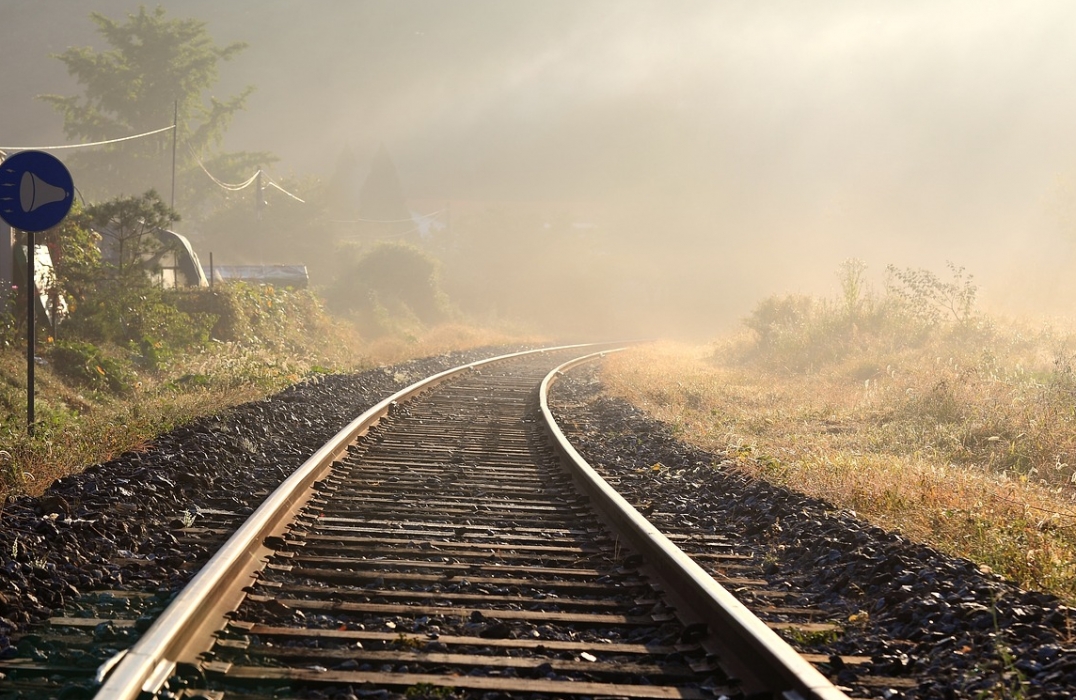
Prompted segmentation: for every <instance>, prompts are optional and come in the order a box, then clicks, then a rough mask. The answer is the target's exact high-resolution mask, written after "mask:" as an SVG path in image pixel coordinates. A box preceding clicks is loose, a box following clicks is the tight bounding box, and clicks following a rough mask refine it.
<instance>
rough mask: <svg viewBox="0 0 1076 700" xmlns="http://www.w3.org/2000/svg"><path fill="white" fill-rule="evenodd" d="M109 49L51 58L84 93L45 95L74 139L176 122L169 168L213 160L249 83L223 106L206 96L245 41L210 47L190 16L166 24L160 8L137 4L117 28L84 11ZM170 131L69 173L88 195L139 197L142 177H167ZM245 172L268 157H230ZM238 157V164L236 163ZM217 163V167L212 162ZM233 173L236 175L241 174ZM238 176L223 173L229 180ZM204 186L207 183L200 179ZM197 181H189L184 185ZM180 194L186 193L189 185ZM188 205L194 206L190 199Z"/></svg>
mask: <svg viewBox="0 0 1076 700" xmlns="http://www.w3.org/2000/svg"><path fill="white" fill-rule="evenodd" d="M90 18H91V20H92V21H93V22H94V23H95V24H96V25H97V31H98V33H99V34H100V35H101V36H102V37H104V39H105V41H106V42H107V43H108V44H109V46H111V47H112V48H111V50H108V51H96V50H94V49H93V48H89V47H72V48H69V49H68V50H67V51H64V52H63V53H60V54H57V55H56V58H58V59H60V60H61V61H63V63H64V64H65V65H66V66H67V71H68V73H69V74H70V75H72V76H73V77H74V78H75V79H76V80H77V81H78V83H79V84H80V85H81V86H82V88H83V94H82V95H81V96H70V97H64V96H60V95H43V96H41V99H43V100H45V101H47V102H49V103H50V104H51V105H52V106H53V107H54V108H55V109H56V110H57V111H58V112H60V114H61V115H63V119H64V131H65V132H66V134H67V135H68V137H70V138H72V139H79V140H88V141H99V140H108V139H111V138H117V137H122V136H127V135H130V134H134V133H142V132H146V131H152V130H154V129H158V128H161V127H163V126H167V125H169V124H171V123H172V119H173V116H175V117H176V121H177V131H178V133H177V138H178V142H179V144H180V148H179V149H178V150H177V153H176V156H177V167H178V168H179V170H180V172H181V173H192V172H193V170H194V169H195V168H197V167H198V166H197V162H198V159H201V160H203V161H206V160H207V159H210V158H211V155H210V154H211V152H212V150H213V149H215V148H217V147H219V145H220V142H221V139H222V137H223V135H224V132H225V130H226V129H227V127H228V125H229V123H230V122H231V119H232V117H233V116H234V115H235V113H236V112H238V111H239V110H241V109H243V107H244V105H245V103H246V100H247V97H248V96H249V95H250V93H251V92H252V91H253V87H250V86H248V87H247V88H245V89H244V90H242V91H240V92H239V94H237V95H233V96H231V97H228V98H226V99H223V100H218V99H217V98H215V97H209V98H208V100H207V98H206V97H205V93H206V91H208V90H209V89H210V88H211V87H212V86H213V85H215V84H216V82H217V80H218V65H219V63H220V62H221V61H227V60H230V59H231V58H233V57H234V56H236V55H237V54H238V53H239V52H241V51H242V50H243V49H244V48H246V44H245V43H242V42H235V43H231V44H228V45H227V46H218V45H217V44H216V43H214V41H213V39H212V38H211V37H210V35H209V32H208V31H207V29H206V24H205V23H204V22H201V21H199V20H195V19H170V18H167V17H165V10H164V8H163V7H158V8H157V9H156V10H154V11H152V12H151V11H147V10H146V8H145V7H144V6H143V7H140V8H139V10H138V12H137V13H136V14H131V15H128V16H127V19H126V21H125V22H120V21H117V20H114V19H110V18H108V17H105V16H104V15H102V14H100V13H96V12H95V13H92V14H91V15H90ZM171 148H172V137H171V133H169V132H164V133H162V134H161V135H159V136H154V137H148V138H143V139H135V140H132V141H126V142H123V143H119V144H114V145H111V146H108V147H102V148H101V149H94V150H93V151H91V152H83V153H79V154H77V155H76V156H74V157H73V158H72V159H71V164H72V166H73V169H75V170H79V169H80V166H81V168H82V169H84V170H85V172H86V174H87V177H85V178H82V181H83V182H86V183H88V184H87V186H86V187H84V189H86V190H88V191H89V193H90V196H101V195H115V194H120V193H127V194H129V193H133V192H140V191H143V190H144V189H146V185H147V181H148V182H151V183H152V182H155V183H156V184H158V185H159V186H163V185H164V184H165V183H168V182H169V181H170V172H171V165H172V159H171ZM230 160H231V161H232V162H233V165H236V166H241V169H242V170H241V171H246V173H247V174H249V171H250V167H251V162H253V163H255V164H256V163H257V162H263V163H265V162H268V161H269V160H272V159H271V158H270V157H269V156H268V155H266V154H249V155H247V156H246V157H241V158H238V159H237V158H231V159H230ZM235 161H240V162H238V163H237V162H235ZM215 164H216V165H220V163H215ZM241 171H240V172H241ZM238 174H239V173H238V172H221V173H219V175H220V176H222V177H235V176H237V175H238ZM201 180H204V182H205V186H208V185H209V180H208V178H204V176H203V177H202V178H201ZM193 182H200V180H199V181H196V180H191V179H189V178H188V184H189V185H191V184H192V183H193ZM186 189H187V195H188V197H193V196H194V193H193V192H192V191H190V190H191V189H192V188H191V187H190V186H188V187H187V188H186ZM191 201H195V200H191Z"/></svg>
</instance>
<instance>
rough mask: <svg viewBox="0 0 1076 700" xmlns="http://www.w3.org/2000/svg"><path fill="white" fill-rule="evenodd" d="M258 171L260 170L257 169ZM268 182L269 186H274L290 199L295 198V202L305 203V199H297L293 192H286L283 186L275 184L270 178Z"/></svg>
mask: <svg viewBox="0 0 1076 700" xmlns="http://www.w3.org/2000/svg"><path fill="white" fill-rule="evenodd" d="M258 172H261V171H260V170H259V171H258ZM268 182H269V186H270V187H275V188H277V189H278V190H280V191H281V192H283V193H284V194H286V195H288V196H289V197H291V198H292V199H294V200H295V201H296V202H300V203H302V204H306V200H305V199H299V198H298V197H296V196H295V195H293V194H292V193H291V192H288V191H287V190H286V189H284V188H283V187H281V186H280V185H278V184H276V183H275V182H273V181H272V180H269V181H268Z"/></svg>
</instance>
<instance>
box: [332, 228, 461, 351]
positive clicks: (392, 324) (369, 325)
mask: <svg viewBox="0 0 1076 700" xmlns="http://www.w3.org/2000/svg"><path fill="white" fill-rule="evenodd" d="M326 299H327V303H328V305H329V308H330V309H332V310H333V311H335V312H337V313H341V314H344V315H347V316H350V317H351V318H352V319H353V320H354V321H355V322H356V324H357V325H358V326H359V328H360V329H361V330H362V331H363V332H365V333H366V334H369V335H375V336H376V335H383V334H385V333H388V332H390V331H392V330H397V328H396V327H398V326H403V327H406V326H418V325H423V324H425V325H430V324H434V323H437V322H439V321H442V320H444V319H445V317H446V316H447V314H448V302H447V299H446V297H445V294H444V293H443V292H442V291H441V288H440V278H439V270H438V262H437V260H436V259H435V258H434V257H433V256H431V255H429V254H428V253H426V252H424V251H422V250H420V249H419V248H417V247H415V246H413V245H410V244H406V243H379V244H377V245H375V246H374V247H373V248H371V249H370V250H368V251H366V252H365V253H363V254H361V255H360V256H359V257H357V258H356V259H355V260H354V261H353V262H352V263H350V264H348V265H346V266H345V267H344V271H343V272H342V273H341V274H340V275H339V276H338V277H337V279H336V281H335V282H334V283H333V285H332V286H331V287H330V288H329V289H328V290H327V291H326Z"/></svg>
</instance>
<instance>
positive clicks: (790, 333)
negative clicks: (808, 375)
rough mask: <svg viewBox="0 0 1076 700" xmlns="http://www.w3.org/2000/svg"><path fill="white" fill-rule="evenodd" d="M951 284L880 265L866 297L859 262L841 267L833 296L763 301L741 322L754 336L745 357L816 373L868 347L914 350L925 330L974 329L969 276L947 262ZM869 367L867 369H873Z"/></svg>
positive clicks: (973, 290)
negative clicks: (880, 289) (878, 287)
mask: <svg viewBox="0 0 1076 700" xmlns="http://www.w3.org/2000/svg"><path fill="white" fill-rule="evenodd" d="M949 269H950V271H951V272H952V275H953V279H952V281H945V280H942V279H940V278H939V277H938V276H936V275H934V274H933V273H931V272H929V271H927V270H913V269H906V270H900V269H897V268H895V267H893V266H892V265H890V266H889V268H887V271H888V274H889V283H888V284H887V286H886V293H885V295H884V296H883V297H881V298H879V297H876V296H875V295H873V294H872V293H871V292H870V290H869V288H868V287H867V284H866V280H865V273H866V265H865V264H864V263H863V262H862V261H860V260H854V259H853V260H848V261H845V262H844V263H842V264H841V266H840V268H839V270H838V273H837V277H838V280H839V282H840V289H841V295H840V297H839V298H838V299H836V300H829V299H817V298H814V297H808V296H784V297H769V298H767V299H763V300H762V301H761V302H759V304H758V305H757V306H756V307H755V308H754V309H753V310H752V311H751V314H750V315H749V316H748V317H747V318H746V319H744V325H746V326H747V327H748V328H750V329H751V330H753V331H755V333H756V334H757V341H756V343H755V344H754V346H753V347H752V348H751V349H750V351H749V353H748V356H749V357H750V358H751V359H755V360H759V361H761V362H763V363H764V364H767V365H770V366H772V367H774V368H780V369H784V370H787V371H793V372H804V371H815V370H818V369H820V368H821V367H823V366H826V365H830V364H832V363H834V362H837V361H839V360H841V359H843V358H845V357H847V356H848V355H849V353H852V352H854V351H857V350H862V349H865V348H868V347H876V348H884V349H890V350H892V349H898V348H911V347H917V346H918V345H920V344H921V343H923V342H924V341H925V340H926V339H927V338H929V337H930V336H931V335H932V334H937V333H940V332H953V333H957V334H960V335H962V336H963V337H967V335H968V334H969V333H971V332H977V331H978V329H977V327H976V326H975V320H976V318H977V317H976V312H975V297H976V293H977V287H976V286H975V285H974V284H972V281H971V280H972V277H971V275H969V274H967V273H966V272H965V271H964V268H958V267H956V266H954V265H953V264H952V263H949ZM873 373H874V372H873V371H871V372H868V374H873Z"/></svg>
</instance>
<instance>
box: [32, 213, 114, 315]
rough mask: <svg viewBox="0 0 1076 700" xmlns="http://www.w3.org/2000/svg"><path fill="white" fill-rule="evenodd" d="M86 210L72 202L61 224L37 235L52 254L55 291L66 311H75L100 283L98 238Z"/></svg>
mask: <svg viewBox="0 0 1076 700" xmlns="http://www.w3.org/2000/svg"><path fill="white" fill-rule="evenodd" d="M92 225H93V221H92V217H91V215H90V213H89V211H88V210H87V209H86V208H85V207H83V206H82V204H81V203H80V202H75V204H74V206H72V207H71V211H70V213H68V215H67V217H66V218H65V219H64V220H63V222H62V223H61V224H60V225H59V226H56V227H55V228H51V229H49V230H48V231H45V232H43V233H41V234H39V235H38V237H37V242H38V243H44V244H45V245H47V246H48V247H49V251H50V252H51V253H52V270H53V284H54V285H55V286H54V289H52V290H49V291H50V292H53V293H56V294H61V295H63V297H64V299H66V301H67V305H68V308H69V309H70V310H73V309H75V308H77V307H78V306H79V305H80V304H82V302H83V301H85V300H86V298H87V297H88V296H89V295H90V293H91V292H92V291H93V290H94V289H95V288H96V287H97V286H98V285H99V284H100V283H101V275H102V269H101V249H100V247H99V243H100V240H101V236H100V235H99V234H97V233H96V232H94V230H93V229H92V228H91V227H92Z"/></svg>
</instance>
